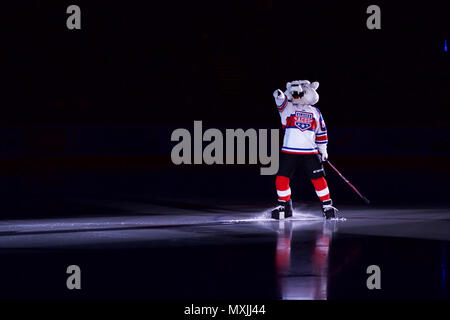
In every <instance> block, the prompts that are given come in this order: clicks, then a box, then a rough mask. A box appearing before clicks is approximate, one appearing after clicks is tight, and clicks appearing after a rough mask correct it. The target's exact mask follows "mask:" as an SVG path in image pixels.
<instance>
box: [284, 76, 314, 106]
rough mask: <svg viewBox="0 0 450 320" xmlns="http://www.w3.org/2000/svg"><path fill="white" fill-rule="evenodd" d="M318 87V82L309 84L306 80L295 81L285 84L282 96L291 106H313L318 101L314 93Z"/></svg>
mask: <svg viewBox="0 0 450 320" xmlns="http://www.w3.org/2000/svg"><path fill="white" fill-rule="evenodd" d="M318 87H319V83H318V82H313V83H310V82H309V81H308V80H296V81H292V82H288V83H286V91H285V92H284V94H285V95H286V96H287V98H288V100H289V101H290V102H292V103H293V104H309V105H314V104H316V103H317V102H318V101H319V94H318V93H317V91H316V90H317V88H318Z"/></svg>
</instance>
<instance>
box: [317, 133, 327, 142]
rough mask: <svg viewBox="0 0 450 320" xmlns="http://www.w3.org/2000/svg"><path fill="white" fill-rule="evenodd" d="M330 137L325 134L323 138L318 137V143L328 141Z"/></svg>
mask: <svg viewBox="0 0 450 320" xmlns="http://www.w3.org/2000/svg"><path fill="white" fill-rule="evenodd" d="M327 140H328V135H326V134H324V135H323V136H316V141H327Z"/></svg>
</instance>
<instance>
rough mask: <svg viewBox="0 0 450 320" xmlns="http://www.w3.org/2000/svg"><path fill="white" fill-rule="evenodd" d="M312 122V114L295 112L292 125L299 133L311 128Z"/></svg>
mask: <svg viewBox="0 0 450 320" xmlns="http://www.w3.org/2000/svg"><path fill="white" fill-rule="evenodd" d="M313 121H314V118H313V114H312V113H310V112H305V111H296V112H295V119H294V123H295V126H296V127H297V128H299V129H300V130H301V131H306V130H308V129H311V128H312V123H313Z"/></svg>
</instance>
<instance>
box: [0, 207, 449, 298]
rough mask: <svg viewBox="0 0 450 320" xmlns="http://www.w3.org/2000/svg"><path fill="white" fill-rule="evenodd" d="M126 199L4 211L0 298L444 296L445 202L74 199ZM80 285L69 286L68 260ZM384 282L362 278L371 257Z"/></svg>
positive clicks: (446, 294)
mask: <svg viewBox="0 0 450 320" xmlns="http://www.w3.org/2000/svg"><path fill="white" fill-rule="evenodd" d="M77 201H78V202H79V203H85V204H87V203H88V204H89V205H91V206H99V207H103V208H105V207H107V208H111V209H115V210H116V211H117V210H118V209H120V210H122V212H123V214H120V215H119V214H117V212H115V213H114V214H112V215H109V216H108V215H107V214H105V212H107V210H102V214H101V215H97V216H95V215H92V216H90V217H86V216H83V217H78V218H75V217H72V218H60V219H58V218H51V219H38V220H31V219H26V220H3V221H0V255H1V258H0V259H1V261H2V263H1V266H0V278H1V279H0V282H1V283H2V290H1V292H0V296H1V298H3V299H5V298H9V299H16V298H29V299H36V298H37V299H162V300H171V299H184V298H191V299H219V300H220V299H252V298H253V299H269V300H270V299H288V300H298V299H319V300H325V299H409V298H412V299H448V298H449V297H450V295H449V292H448V288H449V279H448V277H449V276H448V264H449V255H448V251H449V249H450V247H449V243H450V242H449V241H450V210H449V209H448V208H443V207H440V208H425V207H417V208H407V207H377V206H340V207H339V210H340V216H339V218H338V219H334V220H331V221H325V220H324V219H323V218H322V214H321V212H320V207H319V206H318V204H317V203H316V204H301V203H296V204H295V214H294V216H293V217H292V218H290V219H288V220H284V221H275V220H272V219H270V218H269V210H268V209H269V208H267V207H264V206H258V205H248V206H242V205H222V206H221V205H211V206H210V207H208V206H202V207H200V206H196V205H195V204H192V203H191V204H186V205H184V206H183V205H181V206H170V205H169V204H165V203H164V202H161V203H159V204H155V203H149V202H139V201H135V202H133V201H111V200H108V202H105V201H100V200H96V201H93V200H88V199H77ZM69 265H78V266H80V268H81V270H82V284H83V285H82V289H81V290H79V291H70V290H67V288H66V279H67V277H68V275H67V273H66V268H67V266H69ZM370 265H377V266H379V267H380V271H381V289H379V290H369V289H368V288H367V284H366V281H367V278H368V277H369V276H370V274H368V273H367V267H368V266H370Z"/></svg>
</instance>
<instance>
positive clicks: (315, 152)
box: [281, 150, 319, 154]
mask: <svg viewBox="0 0 450 320" xmlns="http://www.w3.org/2000/svg"><path fill="white" fill-rule="evenodd" d="M281 152H284V153H293V154H317V153H319V152H318V151H314V152H295V151H286V150H281Z"/></svg>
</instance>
